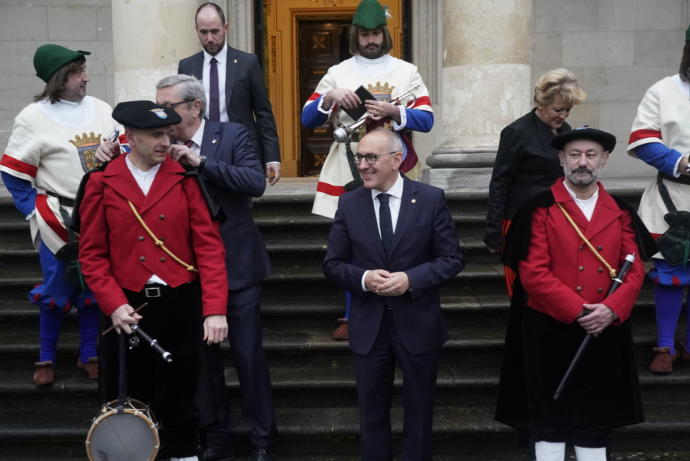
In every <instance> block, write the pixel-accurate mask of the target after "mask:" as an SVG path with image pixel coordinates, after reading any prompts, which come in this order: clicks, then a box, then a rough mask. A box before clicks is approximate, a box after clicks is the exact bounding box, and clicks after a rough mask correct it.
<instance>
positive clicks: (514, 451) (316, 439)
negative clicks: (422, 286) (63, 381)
mask: <svg viewBox="0 0 690 461" xmlns="http://www.w3.org/2000/svg"><path fill="white" fill-rule="evenodd" d="M97 410H98V409H97V408H94V409H93V410H92V411H91V412H81V411H72V410H69V409H64V408H55V409H53V412H52V413H46V412H35V413H32V412H25V411H21V410H20V411H18V412H13V411H6V412H3V413H2V414H1V415H0V442H2V443H1V446H2V448H1V449H0V450H2V451H0V454H2V453H3V452H4V453H6V454H7V456H8V457H7V458H4V459H17V458H15V457H14V456H18V454H19V453H21V451H25V452H26V453H27V454H38V453H40V452H41V451H42V450H45V449H46V447H45V446H46V445H48V446H51V448H52V449H53V450H54V452H53V453H52V455H51V456H50V457H49V458H42V459H51V460H54V459H61V458H59V457H60V456H63V457H64V459H78V456H79V454H80V452H81V453H82V455H81V456H83V451H81V450H82V449H83V448H82V447H83V445H82V444H83V441H84V440H85V437H86V434H87V432H88V429H89V427H90V425H91V418H92V417H93V416H95V415H96V414H97ZM660 411H661V412H662V413H663V412H664V410H663V409H662V410H660ZM48 415H49V416H51V417H46V416H48ZM401 416H402V415H401V412H400V410H399V409H398V408H393V410H392V421H393V433H394V437H395V442H396V446H400V440H399V438H400V435H401V430H402V428H401V423H400V421H401ZM19 417H22V418H26V419H29V420H30V421H31V423H30V424H31V425H30V426H24V425H23V424H19V423H17V421H18V418H19ZM53 418H54V419H53ZM235 418H237V415H235ZM485 419H486V418H485V415H484V414H483V409H461V408H454V407H438V408H436V410H435V423H434V436H433V444H434V452H435V454H436V455H438V456H435V459H454V460H470V461H472V460H482V461H486V460H508V459H512V460H526V459H528V458H527V457H526V455H525V449H524V448H517V447H516V444H515V440H516V437H515V433H514V431H513V430H512V429H510V428H508V427H506V426H503V425H501V424H499V423H495V422H487V423H481V422H480V421H483V420H485ZM276 421H277V423H278V426H279V430H280V431H281V440H280V442H279V444H278V445H277V446H276V447H275V449H276V451H277V452H278V453H279V454H280V458H281V459H283V458H285V459H290V457H291V456H293V457H294V458H292V459H295V460H297V459H299V460H326V459H329V460H330V459H356V458H355V457H356V456H357V434H358V417H357V412H356V409H355V408H338V409H327V410H323V409H319V410H313V409H300V408H289V409H278V410H277V411H276ZM235 427H236V428H235V433H234V435H235V438H236V439H237V441H238V443H237V445H238V447H237V448H238V454H239V455H246V454H247V453H248V450H249V448H248V447H247V446H246V441H245V431H246V429H247V426H246V424H245V423H244V422H243V421H237V424H235ZM689 434H690V423H674V422H663V421H654V420H653V418H650V421H648V422H646V423H642V424H639V425H636V426H631V427H628V428H623V429H619V430H618V431H616V432H615V434H614V437H613V440H612V442H611V448H612V451H613V453H614V456H616V457H612V458H611V459H621V460H623V459H633V460H636V459H641V460H646V459H650V460H651V459H663V460H667V459H671V460H673V459H683V458H680V457H679V456H681V454H682V453H687V452H688V451H689V450H690V447H689V446H688V445H690V442H688V435H689ZM55 440H59V441H60V442H59V444H56V443H55ZM669 440H673V441H674V443H673V444H672V445H668V443H667V442H668V441H669ZM56 445H57V447H60V448H61V449H62V450H60V451H58V450H57V449H56V448H57V447H56ZM664 445H665V448H664V449H663V450H664V451H659V447H662V446H664ZM305 447H308V448H306V449H305ZM29 448H31V450H29ZM650 448H652V449H655V450H656V451H652V452H651V453H657V454H659V453H664V454H666V453H669V456H674V457H675V458H674V457H672V458H652V457H646V456H649V455H650V451H649V449H650ZM670 450H675V451H670ZM616 452H618V455H615V453H616ZM633 453H634V454H635V457H634V458H626V457H625V456H630V455H632V454H633ZM334 455H335V456H347V458H332V456H334ZM72 457H74V458H72ZM22 459H25V458H22ZM29 459H31V458H29ZM36 459H38V458H36ZM569 459H572V458H569ZM685 459H687V458H685Z"/></svg>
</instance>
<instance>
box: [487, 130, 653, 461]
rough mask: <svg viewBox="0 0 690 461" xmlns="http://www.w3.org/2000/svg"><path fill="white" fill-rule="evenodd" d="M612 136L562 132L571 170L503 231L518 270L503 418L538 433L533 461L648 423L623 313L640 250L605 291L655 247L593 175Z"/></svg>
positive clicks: (551, 459)
mask: <svg viewBox="0 0 690 461" xmlns="http://www.w3.org/2000/svg"><path fill="white" fill-rule="evenodd" d="M615 144H616V138H615V137H614V136H613V135H612V134H610V133H606V132H604V131H600V130H596V129H592V128H587V127H585V128H581V129H576V130H572V131H570V132H567V133H563V134H560V135H558V136H556V137H555V138H554V139H553V141H552V142H551V146H552V147H554V148H556V149H558V150H559V151H560V152H559V158H560V162H561V165H562V166H563V171H564V174H565V178H561V179H559V180H557V181H556V183H555V184H554V185H553V186H552V187H551V189H550V190H548V191H546V192H543V193H541V194H538V195H537V196H535V197H533V198H532V199H530V200H528V201H527V202H526V203H525V205H523V207H522V208H521V210H520V211H519V212H518V214H517V216H516V217H515V220H514V221H513V224H512V225H511V228H510V230H509V232H508V235H507V238H506V248H505V253H504V262H505V263H506V265H508V266H509V267H511V268H512V269H513V270H515V271H516V272H517V274H518V277H517V279H516V281H515V283H514V285H513V298H512V300H511V309H510V311H511V312H510V321H509V324H508V333H507V335H506V348H505V355H504V359H503V369H502V371H501V380H500V388H499V398H498V407H497V410H496V419H497V420H498V421H500V422H502V423H505V424H508V425H510V426H512V427H514V428H515V429H517V430H518V431H520V433H521V434H522V435H524V436H529V439H530V441H531V442H534V454H535V457H536V459H537V461H562V460H563V459H564V457H565V447H566V444H572V445H574V447H575V453H576V456H577V459H578V461H606V450H607V445H608V441H609V439H610V436H611V432H612V430H613V429H615V428H617V427H621V426H626V425H630V424H636V423H639V422H641V421H642V420H643V415H642V405H641V400H640V392H639V386H638V378H637V366H636V363H635V361H634V357H633V343H632V333H631V329H630V324H629V322H628V319H629V318H630V313H631V310H632V308H633V305H634V304H635V301H636V300H637V295H638V293H639V292H640V288H641V287H642V281H643V279H644V268H643V266H642V262H641V261H640V259H639V257H638V258H637V259H636V260H635V261H634V263H633V264H632V267H631V269H630V271H629V272H628V275H627V277H626V279H625V282H624V283H623V284H622V285H621V286H620V287H619V288H618V289H617V290H616V291H615V292H613V293H612V294H610V295H609V294H608V292H609V288H610V286H611V283H612V281H611V278H613V277H614V276H616V272H617V270H618V269H619V268H620V267H621V266H622V264H623V262H624V260H625V258H626V256H627V255H629V254H635V255H637V256H640V255H641V256H642V257H646V256H651V255H652V254H653V253H654V252H655V251H656V250H655V249H654V243H653V241H651V237H650V236H649V233H648V232H647V231H646V229H645V227H644V225H643V224H642V222H641V221H640V220H639V218H638V217H637V215H636V214H635V212H634V211H633V210H632V209H631V208H630V207H629V206H628V205H626V204H625V203H623V202H621V201H618V200H617V199H614V198H613V197H612V196H611V195H609V194H608V192H606V190H605V189H604V187H603V185H602V184H601V183H599V182H597V177H598V176H599V173H600V172H601V169H602V168H603V167H604V165H605V164H606V161H607V160H608V157H609V153H610V152H611V151H613V148H614V146H615ZM586 334H590V335H592V336H593V337H594V338H593V340H592V341H591V344H590V345H589V348H588V349H587V350H586V351H585V353H584V355H583V356H582V359H581V361H580V363H579V364H578V365H577V367H575V369H574V372H573V374H572V375H571V378H570V381H569V382H568V384H567V386H566V387H565V389H564V391H563V394H562V396H561V397H560V398H559V399H558V400H555V399H554V397H553V396H554V392H555V391H556V389H557V388H558V385H559V383H560V381H561V378H562V377H563V375H564V373H565V371H566V369H567V367H568V365H569V363H570V362H571V360H572V358H573V357H574V356H575V352H576V351H577V349H578V347H579V345H580V344H581V343H582V340H583V339H584V337H585V335H586Z"/></svg>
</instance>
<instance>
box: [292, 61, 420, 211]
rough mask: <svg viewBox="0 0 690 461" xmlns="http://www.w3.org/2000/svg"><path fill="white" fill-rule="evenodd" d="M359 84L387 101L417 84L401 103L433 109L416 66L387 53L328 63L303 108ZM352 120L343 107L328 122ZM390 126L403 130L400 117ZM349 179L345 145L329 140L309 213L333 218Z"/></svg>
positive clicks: (332, 113)
mask: <svg viewBox="0 0 690 461" xmlns="http://www.w3.org/2000/svg"><path fill="white" fill-rule="evenodd" d="M360 85H361V86H364V88H366V89H367V90H368V91H369V92H370V93H371V94H372V95H373V96H374V97H376V99H377V100H379V101H387V102H390V101H391V100H393V99H395V98H397V97H398V95H400V94H402V93H404V92H406V91H408V90H409V89H410V88H412V87H414V86H415V85H419V86H418V87H417V89H416V90H415V91H414V93H413V95H410V96H408V97H406V98H405V99H403V100H402V101H401V104H402V105H403V106H405V105H407V107H409V108H414V109H420V110H425V111H429V112H433V110H432V108H431V101H430V99H429V91H428V90H427V88H426V85H424V82H423V81H422V77H421V75H420V74H419V71H418V70H417V67H416V66H415V65H413V64H410V63H409V62H406V61H403V60H401V59H398V58H395V57H393V56H390V55H384V56H382V57H380V58H377V59H365V58H362V57H360V56H353V57H351V58H350V59H347V60H345V61H343V62H341V63H339V64H337V65H335V66H332V67H331V68H329V69H328V72H327V73H326V75H325V76H324V77H323V78H322V79H321V81H320V82H319V84H318V85H317V87H316V89H315V90H314V94H313V95H312V97H311V98H309V100H308V101H307V102H306V103H305V107H306V106H307V105H309V104H313V103H314V102H315V101H317V100H318V98H319V97H320V96H323V95H324V94H326V93H327V92H328V91H330V90H332V89H333V88H348V89H350V90H352V91H355V90H357V88H359V87H360ZM353 122H354V120H353V119H352V118H351V117H350V116H348V115H347V114H346V113H345V111H343V110H334V111H333V112H330V115H329V123H331V124H333V126H334V127H335V126H337V124H338V123H342V124H344V125H350V124H351V123H353ZM392 128H393V129H394V130H396V131H398V130H402V129H404V128H405V121H404V120H401V124H400V125H397V124H396V123H392ZM350 146H351V148H352V151H353V153H354V152H356V151H357V143H356V142H352V143H351V144H350ZM408 176H411V177H413V179H415V178H414V172H408ZM352 180H353V176H352V172H351V170H350V166H349V164H348V161H347V157H346V150H345V144H344V143H337V142H333V144H331V147H330V149H329V151H328V156H327V157H326V160H325V162H324V165H323V168H322V170H321V175H320V176H319V183H318V185H317V190H316V196H315V198H314V207H313V209H312V213H314V214H318V215H321V216H325V217H329V218H333V217H334V216H335V211H336V209H337V208H338V197H339V196H340V195H342V193H343V192H344V191H343V186H344V185H345V184H347V183H349V182H350V181H352Z"/></svg>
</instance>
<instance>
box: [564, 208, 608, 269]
mask: <svg viewBox="0 0 690 461" xmlns="http://www.w3.org/2000/svg"><path fill="white" fill-rule="evenodd" d="M556 205H558V208H560V210H561V211H562V212H563V216H565V219H567V220H568V222H569V223H570V225H571V226H573V229H575V232H576V233H577V235H578V236H579V237H580V238H581V239H582V241H583V242H585V245H587V247H589V249H590V250H592V253H594V256H596V257H597V259H598V260H599V261H600V262H601V263H602V264H603V265H604V266H606V269H608V271H609V275H610V276H611V278H615V277H616V269H614V268H613V267H611V265H610V264H609V263H608V262H606V260H605V259H604V257H603V256H602V255H601V254H599V252H598V251H597V250H596V249H595V248H594V246H592V244H591V243H590V242H589V240H587V237H585V234H583V233H582V231H581V230H580V228H579V227H577V223H576V222H575V221H573V218H571V217H570V215H569V214H568V212H567V211H565V208H563V205H561V204H560V203H559V202H556Z"/></svg>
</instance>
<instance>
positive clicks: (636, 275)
mask: <svg viewBox="0 0 690 461" xmlns="http://www.w3.org/2000/svg"><path fill="white" fill-rule="evenodd" d="M598 186H599V198H598V200H597V203H596V207H595V209H594V213H593V215H592V219H591V221H589V222H588V221H587V219H586V218H585V216H584V215H583V214H582V211H580V208H579V207H578V206H577V204H576V203H575V201H574V200H573V198H572V197H571V196H570V194H568V191H567V190H566V189H565V186H564V185H563V179H562V178H561V179H559V180H557V181H556V183H555V184H554V185H553V186H552V187H551V192H552V193H553V196H554V199H555V201H556V202H558V203H560V204H561V205H563V207H564V208H565V209H566V211H567V212H568V213H569V214H570V216H571V217H572V218H573V220H574V221H575V222H576V223H577V225H578V226H579V228H580V230H581V231H582V233H583V234H584V235H585V236H586V237H587V239H588V240H589V241H590V242H591V243H592V245H593V246H594V247H595V248H596V249H597V250H599V253H600V254H601V255H602V256H603V257H604V259H605V260H606V261H607V262H608V263H609V264H610V265H611V266H612V267H613V268H614V269H616V270H618V269H619V268H620V267H621V265H622V264H623V260H624V258H625V256H626V255H627V254H629V253H635V254H636V255H638V258H637V259H636V260H635V263H634V264H633V267H632V268H631V269H630V272H629V273H628V275H627V277H626V279H625V283H623V284H622V285H621V286H620V287H619V288H618V289H617V290H616V291H615V292H614V293H613V294H612V295H611V296H609V297H606V294H607V293H608V290H609V287H610V286H611V278H610V276H609V272H608V270H607V269H606V267H604V265H603V264H602V263H601V262H600V261H599V260H598V259H597V258H596V257H595V256H594V254H593V253H592V251H591V250H590V249H589V248H587V246H586V245H584V244H583V242H582V240H581V239H580V237H579V236H578V235H577V234H576V233H575V230H574V229H573V228H572V226H571V225H570V223H569V222H568V221H567V220H566V218H565V216H564V215H563V213H562V212H561V210H560V209H558V207H557V206H556V204H555V203H554V204H553V205H552V206H550V207H548V208H537V209H536V210H535V211H534V214H533V215H532V234H531V239H530V244H529V250H528V253H527V258H526V259H525V260H523V261H520V263H519V266H518V268H519V274H520V280H521V282H522V285H523V287H524V289H525V293H527V295H528V298H527V305H528V306H529V307H531V308H532V309H535V310H537V311H540V312H543V313H545V314H548V315H550V316H551V317H553V318H554V319H556V320H558V321H559V322H563V323H572V322H574V321H575V319H576V318H577V317H578V316H579V315H580V314H582V309H583V307H582V305H583V304H584V303H588V304H592V303H603V304H606V305H607V306H608V307H609V308H611V310H613V312H614V313H615V314H616V315H617V316H618V320H617V321H616V323H617V324H618V323H620V322H622V321H625V320H627V319H628V318H629V317H630V311H631V310H632V307H633V305H634V304H635V301H636V299H637V295H638V293H639V292H640V288H641V286H642V282H643V280H644V268H643V265H642V262H641V260H640V258H639V254H640V252H639V250H638V247H637V243H636V240H635V231H634V229H633V226H632V219H631V218H630V214H629V213H628V212H626V211H623V210H621V209H620V208H619V207H618V205H617V204H616V202H615V200H614V199H613V197H611V196H610V195H609V194H608V192H606V190H604V187H603V186H602V185H601V184H598Z"/></svg>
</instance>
